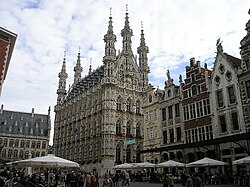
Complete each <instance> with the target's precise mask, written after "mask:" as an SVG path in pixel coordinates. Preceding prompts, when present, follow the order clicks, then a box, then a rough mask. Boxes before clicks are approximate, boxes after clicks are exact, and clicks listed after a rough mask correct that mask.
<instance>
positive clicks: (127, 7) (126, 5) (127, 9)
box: [126, 4, 128, 13]
mask: <svg viewBox="0 0 250 187" xmlns="http://www.w3.org/2000/svg"><path fill="white" fill-rule="evenodd" d="M126 12H127V13H128V4H126Z"/></svg>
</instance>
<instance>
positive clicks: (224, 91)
mask: <svg viewBox="0 0 250 187" xmlns="http://www.w3.org/2000/svg"><path fill="white" fill-rule="evenodd" d="M240 67H241V60H240V59H238V58H236V57H233V56H231V55H229V54H227V53H225V52H223V48H222V45H221V43H220V42H219V41H218V43H217V55H216V59H215V63H214V66H213V72H212V75H211V79H210V81H211V83H210V84H211V85H210V86H211V94H210V100H211V101H212V105H211V106H212V113H213V117H212V124H213V137H214V138H215V139H216V138H222V137H231V136H234V135H239V136H240V135H241V134H242V133H245V132H246V129H245V123H244V116H243V110H242V103H241V96H240V88H239V86H238V85H239V83H238V77H237V73H238V71H239V69H240ZM219 150H220V155H219V156H220V157H219V158H221V159H222V160H223V161H224V162H228V163H231V162H232V161H233V160H237V159H238V158H241V157H243V156H246V155H247V154H246V153H245V150H244V149H243V148H242V147H241V146H240V145H239V144H237V143H233V142H230V141H229V142H227V143H223V144H220V147H219ZM225 168H227V169H231V168H230V167H225ZM226 173H229V171H226Z"/></svg>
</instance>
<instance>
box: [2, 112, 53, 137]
mask: <svg viewBox="0 0 250 187" xmlns="http://www.w3.org/2000/svg"><path fill="white" fill-rule="evenodd" d="M31 129H33V133H31V131H30V130H31ZM41 130H42V131H41ZM0 133H7V134H18V135H33V136H47V135H48V115H44V114H34V115H33V116H32V114H31V113H25V112H15V111H8V110H3V112H2V113H1V114H0Z"/></svg>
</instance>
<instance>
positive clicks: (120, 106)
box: [116, 97, 122, 110]
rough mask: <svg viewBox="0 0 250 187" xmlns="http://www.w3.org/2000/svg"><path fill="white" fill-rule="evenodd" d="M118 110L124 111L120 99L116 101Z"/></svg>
mask: <svg viewBox="0 0 250 187" xmlns="http://www.w3.org/2000/svg"><path fill="white" fill-rule="evenodd" d="M116 110H122V100H121V98H120V97H118V99H117V101H116Z"/></svg>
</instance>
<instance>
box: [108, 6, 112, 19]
mask: <svg viewBox="0 0 250 187" xmlns="http://www.w3.org/2000/svg"><path fill="white" fill-rule="evenodd" d="M109 15H110V17H112V7H110V8H109Z"/></svg>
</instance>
